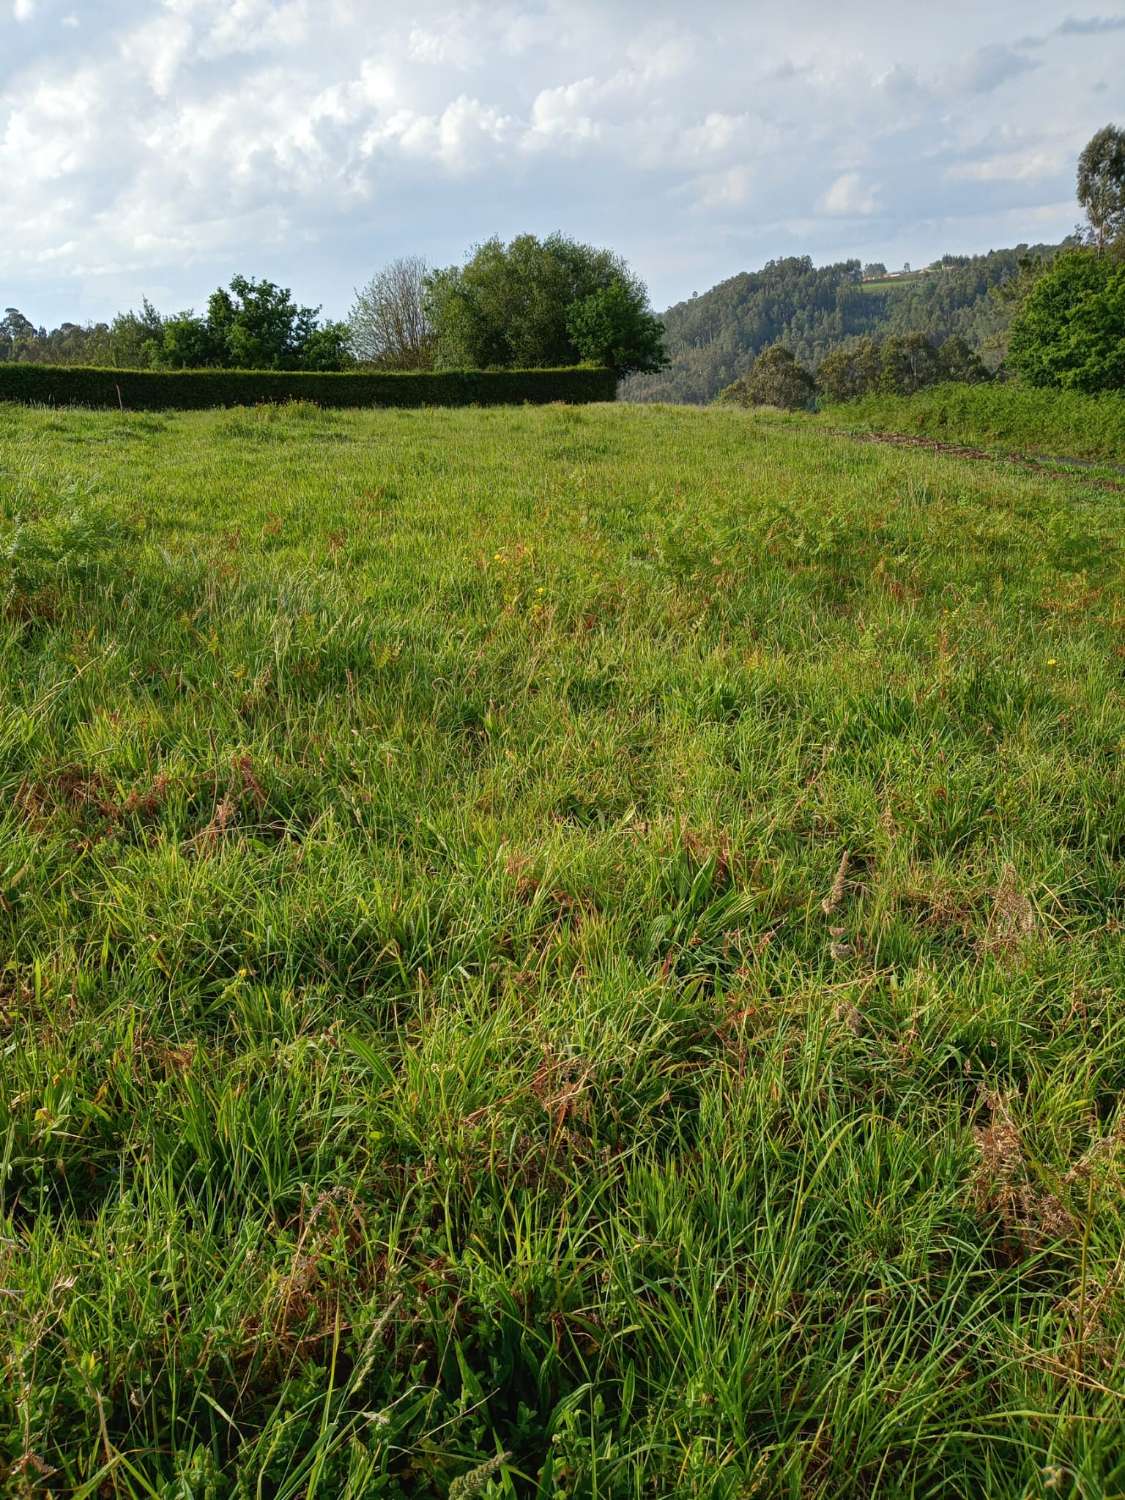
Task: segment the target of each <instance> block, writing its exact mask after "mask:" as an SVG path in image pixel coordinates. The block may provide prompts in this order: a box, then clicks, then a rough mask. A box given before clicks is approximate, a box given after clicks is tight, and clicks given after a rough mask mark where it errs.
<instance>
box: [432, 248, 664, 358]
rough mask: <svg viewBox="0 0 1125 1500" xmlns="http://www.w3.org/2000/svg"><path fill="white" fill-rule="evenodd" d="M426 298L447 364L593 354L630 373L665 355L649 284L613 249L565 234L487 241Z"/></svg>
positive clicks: (441, 276)
mask: <svg viewBox="0 0 1125 1500" xmlns="http://www.w3.org/2000/svg"><path fill="white" fill-rule="evenodd" d="M427 302H428V311H429V317H430V321H431V323H432V325H433V330H434V339H435V346H436V355H437V363H438V366H439V367H441V368H478V369H495V368H514V367H522V368H524V369H537V368H541V367H548V366H557V365H570V364H575V363H577V362H578V361H580V360H589V361H591V362H593V363H603V362H605V363H608V364H609V365H610V367H611V368H612V369H614V370H615V371H616V372H617V373H618V374H619V375H624V374H627V373H629V372H632V371H641V370H644V371H655V370H658V369H659V368H660V367H661V365H662V363H663V360H664V349H663V338H662V328H661V325H660V323H659V322H658V321H657V319H656V318H654V317H653V315H652V312H651V310H650V308H649V305H648V295H647V293H646V291H645V288H644V286H643V284H642V283H641V282H640V281H639V280H638V279H637V277H636V276H634V275H633V273H632V272H631V271H630V270H629V268H628V267H627V266H626V264H625V262H624V261H623V260H622V259H621V258H620V257H619V256H617V255H614V254H613V252H612V251H610V250H599V249H596V248H595V247H594V246H592V245H584V244H580V243H579V242H578V241H577V240H572V239H568V238H567V237H566V236H565V235H561V234H552V235H549V236H548V237H547V238H546V239H544V240H540V239H537V238H536V236H535V235H533V234H523V235H519V236H517V237H516V238H515V239H514V240H512V241H511V243H510V244H507V245H505V244H504V243H503V242H502V241H501V240H499V239H491V240H487V241H486V242H485V243H484V244H483V245H480V246H478V247H477V249H476V250H475V251H474V252H473V254H472V256H471V257H470V258H469V260H468V261H467V262H466V264H465V265H464V266H454V267H450V268H449V269H447V270H444V271H437V272H435V273H434V275H433V276H432V277H431V278H430V282H429V288H428V299H427Z"/></svg>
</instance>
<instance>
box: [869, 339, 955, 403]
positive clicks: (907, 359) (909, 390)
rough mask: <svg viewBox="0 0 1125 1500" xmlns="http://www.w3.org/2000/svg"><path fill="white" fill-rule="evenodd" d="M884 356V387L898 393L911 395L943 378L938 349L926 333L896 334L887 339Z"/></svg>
mask: <svg viewBox="0 0 1125 1500" xmlns="http://www.w3.org/2000/svg"><path fill="white" fill-rule="evenodd" d="M881 358H882V372H881V374H880V378H879V385H880V389H882V390H884V391H892V392H893V393H894V394H895V395H897V396H911V395H913V394H914V392H915V391H920V390H922V389H923V388H924V387H925V386H927V385H936V384H937V382H938V381H939V380H940V379H941V378H942V369H941V361H940V360H939V358H938V352H937V350H936V349H935V348H934V345H933V342H932V341H931V340H930V339H929V338H928V337H927V336H926V335H925V334H924V333H895V334H892V335H891V336H890V338H887V339H884V340H883V344H882V350H881Z"/></svg>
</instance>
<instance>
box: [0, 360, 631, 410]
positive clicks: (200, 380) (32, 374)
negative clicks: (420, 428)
mask: <svg viewBox="0 0 1125 1500" xmlns="http://www.w3.org/2000/svg"><path fill="white" fill-rule="evenodd" d="M616 395H617V377H616V376H615V375H614V373H613V371H612V370H600V369H586V368H577V369H564V370H443V371H441V372H439V373H435V372H432V371H428V370H427V371H409V372H400V371H394V372H387V371H352V370H348V371H343V372H336V371H333V372H320V371H305V370H300V371H281V370H104V369H89V368H83V367H80V366H66V367H63V366H57V365H22V364H18V365H17V364H0V401H22V402H25V403H32V402H33V403H36V404H39V405H47V406H110V407H113V406H120V407H122V408H126V409H128V410H130V411H169V410H181V411H188V410H198V409H201V408H204V407H212V406H254V405H257V404H258V403H260V402H280V401H313V402H315V403H316V404H317V405H318V406H518V405H522V404H523V403H524V402H532V403H535V404H541V403H544V402H549V401H565V402H569V403H571V404H579V403H583V402H588V401H613V400H614V399H615V398H616Z"/></svg>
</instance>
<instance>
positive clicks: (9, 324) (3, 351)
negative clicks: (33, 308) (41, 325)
mask: <svg viewBox="0 0 1125 1500" xmlns="http://www.w3.org/2000/svg"><path fill="white" fill-rule="evenodd" d="M38 337H39V330H37V329H36V327H35V324H34V323H33V322H32V321H31V319H30V318H28V317H25V316H24V314H23V313H21V312H20V310H19V308H18V307H6V308H5V309H4V316H3V318H0V359H10V360H16V359H19V358H20V355H21V352H23V351H26V350H27V349H28V348H29V347H30V346H31V345H32V344H34V343H35V341H36V339H37V338H38Z"/></svg>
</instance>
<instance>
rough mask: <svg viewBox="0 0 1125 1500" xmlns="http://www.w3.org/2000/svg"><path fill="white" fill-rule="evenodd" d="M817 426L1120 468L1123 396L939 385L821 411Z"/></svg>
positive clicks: (1124, 444)
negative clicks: (914, 436)
mask: <svg viewBox="0 0 1125 1500" xmlns="http://www.w3.org/2000/svg"><path fill="white" fill-rule="evenodd" d="M818 419H819V420H820V421H821V422H824V423H826V424H827V425H829V426H834V427H846V428H851V429H854V430H856V431H866V432H901V433H910V434H913V435H916V436H922V437H930V438H936V439H937V440H939V441H941V442H947V443H961V444H964V445H967V446H980V447H984V448H990V449H996V450H997V451H999V452H1009V453H1012V452H1015V453H1029V454H1039V455H1046V456H1048V457H1051V458H1062V459H1067V458H1077V459H1085V460H1088V461H1102V462H1105V463H1106V464H1110V465H1118V466H1122V467H1125V395H1121V394H1118V393H1116V392H1106V393H1105V394H1104V395H1100V396H1085V395H1083V394H1082V393H1081V392H1079V391H1053V390H1036V389H1034V388H1033V387H1031V386H1025V385H1017V384H1011V385H1002V384H996V385H959V384H950V385H938V386H932V387H930V388H929V389H927V390H922V391H918V392H917V394H915V395H913V396H884V395H874V396H864V397H862V398H860V399H859V400H858V401H848V402H845V403H843V404H841V405H838V406H827V407H825V409H824V410H823V411H822V412H821V413H820V414H819V418H818Z"/></svg>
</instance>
